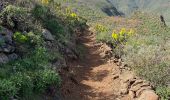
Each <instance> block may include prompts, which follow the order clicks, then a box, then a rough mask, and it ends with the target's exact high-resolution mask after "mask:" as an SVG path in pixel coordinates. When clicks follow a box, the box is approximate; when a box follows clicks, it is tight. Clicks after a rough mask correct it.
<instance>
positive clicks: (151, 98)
mask: <svg viewBox="0 0 170 100" xmlns="http://www.w3.org/2000/svg"><path fill="white" fill-rule="evenodd" d="M137 100H159V97H158V95H156V94H155V92H154V91H152V90H145V91H143V93H142V94H141V96H140V97H139V98H137Z"/></svg>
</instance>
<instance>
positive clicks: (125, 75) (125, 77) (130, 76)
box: [120, 72, 135, 83]
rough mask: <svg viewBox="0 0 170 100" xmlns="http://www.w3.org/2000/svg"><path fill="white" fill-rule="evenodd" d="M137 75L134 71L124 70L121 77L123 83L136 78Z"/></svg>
mask: <svg viewBox="0 0 170 100" xmlns="http://www.w3.org/2000/svg"><path fill="white" fill-rule="evenodd" d="M134 78H135V76H134V74H133V73H132V72H124V73H122V75H121V76H120V79H121V81H122V82H123V83H127V82H128V81H130V80H132V79H134Z"/></svg>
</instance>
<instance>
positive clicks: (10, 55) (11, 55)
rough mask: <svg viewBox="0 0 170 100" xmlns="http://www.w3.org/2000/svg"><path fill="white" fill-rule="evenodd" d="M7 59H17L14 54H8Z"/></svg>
mask: <svg viewBox="0 0 170 100" xmlns="http://www.w3.org/2000/svg"><path fill="white" fill-rule="evenodd" d="M8 58H9V60H10V61H12V60H16V59H18V55H17V54H16V53H13V54H9V55H8Z"/></svg>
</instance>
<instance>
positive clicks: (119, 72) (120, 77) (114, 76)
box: [61, 32, 158, 100]
mask: <svg viewBox="0 0 170 100" xmlns="http://www.w3.org/2000/svg"><path fill="white" fill-rule="evenodd" d="M87 33H88V34H85V35H83V36H82V37H81V38H80V41H79V42H81V43H82V44H83V45H84V46H85V48H86V51H87V52H86V53H84V58H83V60H80V61H72V62H70V64H69V69H66V70H65V73H63V74H62V75H61V76H62V79H63V81H62V89H61V91H62V96H63V99H62V100H158V99H157V98H158V97H157V95H155V93H154V91H152V89H151V86H150V84H149V83H148V82H145V81H144V80H141V79H140V78H137V77H136V76H135V74H134V73H133V71H130V70H128V69H126V68H123V69H122V68H121V66H118V64H117V63H114V62H113V61H108V60H106V59H103V54H104V53H103V52H104V51H105V48H101V47H102V45H100V44H97V43H96V41H95V38H94V37H95V36H94V34H91V33H90V32H87ZM68 73H69V74H68ZM146 90H147V91H146ZM148 91H149V93H150V94H148V93H147V94H146V95H145V94H144V95H143V96H142V97H141V94H142V93H145V92H148ZM152 96H153V98H150V97H152ZM135 98H138V99H135ZM141 98H142V99H141ZM148 98H149V99H148Z"/></svg>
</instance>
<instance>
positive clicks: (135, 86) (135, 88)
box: [130, 81, 150, 92]
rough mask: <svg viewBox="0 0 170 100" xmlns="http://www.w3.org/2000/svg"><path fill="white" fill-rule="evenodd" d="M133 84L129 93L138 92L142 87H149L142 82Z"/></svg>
mask: <svg viewBox="0 0 170 100" xmlns="http://www.w3.org/2000/svg"><path fill="white" fill-rule="evenodd" d="M134 84H135V83H134ZM134 84H133V85H132V86H131V88H130V90H131V91H135V92H136V91H138V90H139V89H141V88H142V87H148V86H150V85H149V83H147V82H143V81H142V82H138V84H135V85H134Z"/></svg>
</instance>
